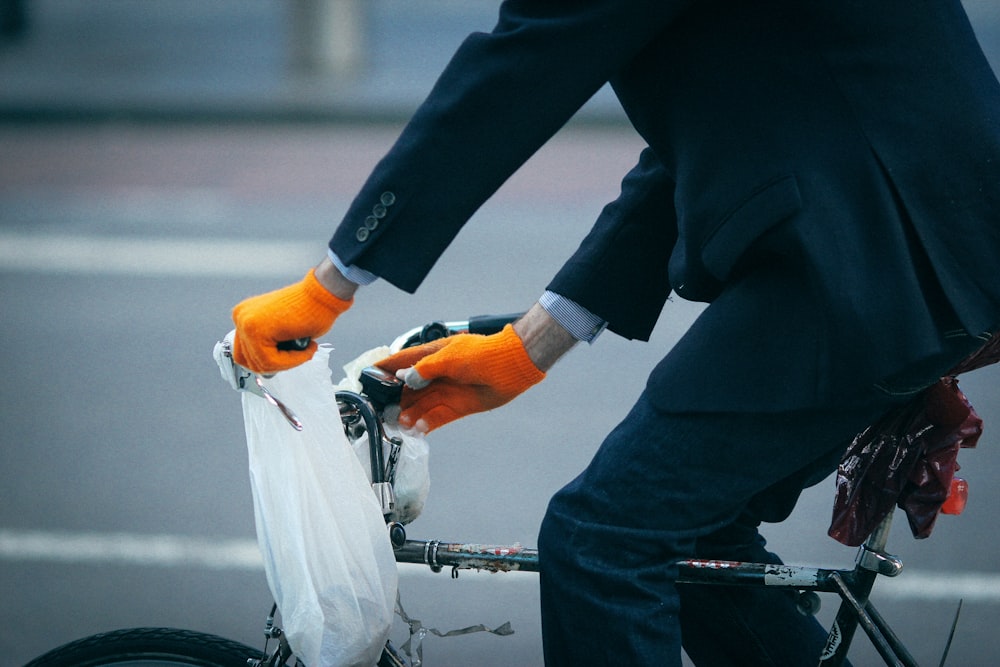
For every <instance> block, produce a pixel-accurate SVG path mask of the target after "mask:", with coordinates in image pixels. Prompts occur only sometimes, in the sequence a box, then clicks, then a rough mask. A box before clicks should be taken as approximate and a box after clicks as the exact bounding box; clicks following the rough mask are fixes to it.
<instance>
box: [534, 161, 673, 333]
mask: <svg viewBox="0 0 1000 667" xmlns="http://www.w3.org/2000/svg"><path fill="white" fill-rule="evenodd" d="M673 193H674V184H673V180H672V179H671V178H670V176H669V174H668V173H667V171H666V169H664V167H663V165H662V164H661V163H660V161H659V160H658V159H657V158H656V156H655V155H654V154H653V151H652V150H651V149H649V148H647V149H646V150H645V151H643V153H642V155H641V156H640V158H639V163H638V164H637V165H636V166H635V167H634V168H633V169H632V171H630V172H629V173H628V175H627V176H626V177H625V180H624V181H623V182H622V190H621V194H620V195H619V197H618V199H616V200H615V201H613V202H611V203H610V204H608V205H607V206H605V207H604V210H603V211H602V212H601V215H600V216H599V217H598V219H597V222H596V223H595V224H594V227H593V229H591V231H590V233H589V234H588V235H587V237H586V238H585V239H584V240H583V243H581V245H580V247H579V248H578V249H577V251H576V252H575V253H574V254H573V255H572V256H571V257H570V259H569V260H568V261H567V262H566V264H564V265H563V267H562V269H560V271H559V272H558V273H557V274H556V276H555V278H553V280H552V282H551V283H549V285H548V289H549V290H551V291H553V292H555V293H557V294H561V295H562V296H565V297H567V298H569V299H572V300H573V301H575V302H576V303H578V304H580V305H581V306H583V307H584V308H586V309H587V310H589V311H590V312H592V313H594V314H595V315H598V316H600V317H601V318H603V319H605V320H607V322H608V328H609V329H611V330H612V331H614V332H615V333H617V334H619V335H621V336H624V337H626V338H638V339H642V340H648V339H649V335H650V333H651V332H652V330H653V326H654V325H655V324H656V320H657V319H658V317H659V314H660V311H661V310H662V309H663V304H664V303H665V302H666V300H667V297H668V296H669V294H670V290H671V285H670V279H669V277H668V272H667V265H668V260H669V258H670V255H671V252H672V250H673V248H674V245H675V243H676V241H677V217H676V214H675V213H674V202H673Z"/></svg>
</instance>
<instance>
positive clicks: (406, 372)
mask: <svg viewBox="0 0 1000 667" xmlns="http://www.w3.org/2000/svg"><path fill="white" fill-rule="evenodd" d="M396 377H397V378H399V379H400V380H402V381H403V384H405V385H406V386H407V387H409V388H410V389H423V388H424V387H426V386H427V385H429V384H430V383H431V381H430V380H428V379H426V378H424V376H422V375H421V374H420V371H418V370H417V369H416V368H415V367H412V366H411V367H410V368H401V369H399V370H398V371H396Z"/></svg>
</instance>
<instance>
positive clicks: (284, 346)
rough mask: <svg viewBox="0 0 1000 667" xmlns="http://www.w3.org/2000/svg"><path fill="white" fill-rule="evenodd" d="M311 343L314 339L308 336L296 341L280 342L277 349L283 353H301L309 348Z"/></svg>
mask: <svg viewBox="0 0 1000 667" xmlns="http://www.w3.org/2000/svg"><path fill="white" fill-rule="evenodd" d="M311 342H312V339H311V338H309V337H308V336H307V337H306V338H296V339H295V340H282V341H278V345H277V347H278V349H279V350H281V351H282V352H301V351H302V350H304V349H306V348H307V347H309V343H311Z"/></svg>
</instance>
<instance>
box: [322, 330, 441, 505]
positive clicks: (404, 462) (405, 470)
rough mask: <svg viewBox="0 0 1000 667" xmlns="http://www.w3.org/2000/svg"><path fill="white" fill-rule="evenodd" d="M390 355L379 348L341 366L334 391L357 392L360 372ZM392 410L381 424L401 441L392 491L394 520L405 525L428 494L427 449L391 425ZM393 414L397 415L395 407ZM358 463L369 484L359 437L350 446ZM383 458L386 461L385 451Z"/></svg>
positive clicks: (367, 455) (411, 433)
mask: <svg viewBox="0 0 1000 667" xmlns="http://www.w3.org/2000/svg"><path fill="white" fill-rule="evenodd" d="M391 353H392V350H391V349H390V348H389V347H386V346H382V347H376V348H374V349H372V350H368V351H367V352H365V353H364V354H362V355H360V356H359V357H358V358H357V359H354V360H353V361H351V362H349V363H347V364H345V365H344V379H342V380H341V381H340V383H339V384H338V385H337V387H336V388H337V389H338V390H342V391H353V392H355V393H358V392H360V391H361V381H360V380H359V378H360V376H361V370H362V369H364V368H366V367H368V366H372V365H375V364H376V363H378V362H379V361H381V360H382V359H385V358H386V357H388V356H389V355H390V354H391ZM392 407H393V406H389V408H387V409H386V413H387V414H386V422H385V423H384V424H383V428H384V429H385V432H386V435H387V436H389V437H390V438H392V437H396V438H399V439H400V440H401V441H402V445H401V446H400V449H399V459H398V461H397V462H396V476H395V480H393V484H392V488H393V491H394V492H395V494H396V510H395V517H394V518H395V520H396V521H398V522H399V523H402V524H408V523H410V522H412V521H413V520H414V519H416V518H417V517H418V516H420V513H421V512H422V511H423V509H424V504H425V503H426V502H427V496H428V495H429V493H430V485H431V478H430V447H428V445H427V440H426V439H425V438H424V436H423V434H421V433H419V432H418V431H415V430H412V429H403V428H401V427H400V426H399V425H398V424H396V423H394V422H393V419H392ZM395 412H396V413H397V416H398V406H397V407H396V410H395ZM351 444H352V446H353V447H354V451H355V453H356V454H357V456H358V459H359V460H360V461H361V464H362V466H361V467H362V468H363V469H364V470H365V474H366V475H367V476H368V480H369V481H371V465H370V461H371V452H370V450H369V446H368V438H367V437H361V438H358V439H357V440H355V441H354V442H352V443H351ZM383 455H384V456H385V458H386V460H388V457H389V452H388V451H384V452H383Z"/></svg>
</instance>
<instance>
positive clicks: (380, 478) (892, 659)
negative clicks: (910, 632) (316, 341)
mask: <svg viewBox="0 0 1000 667" xmlns="http://www.w3.org/2000/svg"><path fill="white" fill-rule="evenodd" d="M515 317H516V316H513V315H512V316H500V317H497V318H492V317H488V318H481V319H480V320H479V323H480V324H479V328H480V330H484V329H485V330H489V329H496V330H498V329H499V328H500V327H502V326H503V324H504V323H506V322H508V321H511V320H513V319H514V318H515ZM470 323H471V321H470V322H448V323H432V324H429V325H426V326H424V327H422V328H417V329H413V330H411V331H409V332H407V333H406V334H403V335H402V336H400V337H399V338H398V339H397V341H396V342H395V343H394V346H395V347H400V346H401V347H409V346H412V345H418V344H421V343H424V342H428V341H429V340H433V339H436V338H441V337H444V336H449V335H452V334H455V333H461V332H465V331H469V330H470V328H471V327H470ZM370 370H371V372H367V371H369V369H366V373H363V374H362V385H363V387H364V389H363V392H362V393H361V394H358V393H354V392H346V391H342V392H338V393H337V403H338V407H339V409H340V413H341V420H342V421H343V424H344V428H345V431H347V433H348V435H349V437H352V438H358V437H361V436H363V435H364V434H365V433H367V437H368V444H369V453H370V461H371V477H372V488H373V489H374V491H375V493H376V496H377V497H378V498H379V500H380V502H381V503H382V509H383V515H384V516H385V519H386V525H387V528H388V530H389V535H390V540H391V542H392V545H393V548H394V551H395V558H396V562H397V563H408V564H417V565H426V566H428V567H429V568H430V569H431V570H432V571H434V572H441V571H442V570H443V569H444V568H448V567H450V568H452V577H457V576H458V572H459V571H460V570H463V569H465V570H485V571H488V572H512V571H519V572H538V551H537V550H536V549H532V548H526V547H523V546H522V545H520V544H509V545H492V544H481V543H467V542H446V541H442V540H412V539H407V538H406V531H405V528H404V527H403V526H402V525H401V524H399V523H397V522H396V521H395V520H394V503H395V498H394V494H393V489H392V480H393V477H394V474H395V464H396V455H397V454H398V451H399V446H400V442H399V441H398V440H395V439H393V438H389V437H387V436H386V433H385V430H384V429H383V427H382V411H383V409H384V407H385V405H387V404H391V403H394V402H398V396H399V392H400V391H401V390H402V386H401V383H400V384H399V386H393V385H394V383H395V382H396V381H395V380H394V378H392V377H391V376H389V375H388V374H386V373H384V372H382V371H380V370H379V369H370ZM386 452H389V455H388V456H386ZM891 523H892V514H891V513H890V514H889V515H888V516H886V518H885V519H884V520H883V521H882V522H881V524H879V525H878V527H877V528H876V529H875V530H874V531H873V532H872V533H871V534H870V535H869V537H868V539H867V540H866V541H865V542H864V544H862V545H861V547H859V549H858V553H857V557H856V559H855V564H854V567H853V568H851V569H824V568H814V567H802V566H797V565H783V564H781V565H779V564H773V563H751V562H736V561H721V560H707V559H688V560H682V561H679V562H678V563H677V566H678V570H679V573H678V578H677V583H678V584H681V585H716V586H720V585H721V586H764V587H768V588H774V589H792V590H795V591H798V592H799V593H800V603H799V604H800V608H801V609H802V611H803V612H804V613H815V612H816V611H817V610H818V609H819V600H818V596H817V595H816V594H817V593H831V594H836V595H837V596H839V598H840V600H841V602H840V607H839V609H838V612H837V614H836V618H835V620H834V622H833V625H832V627H831V629H830V632H829V634H828V637H827V642H826V646H825V647H824V649H823V652H822V654H821V656H820V658H819V662H818V664H819V665H820V667H839V666H840V665H842V664H844V662H845V660H846V658H847V652H848V649H849V648H850V646H851V643H852V640H853V638H854V635H855V634H856V630H857V628H858V627H859V626H860V627H861V629H862V630H863V631H864V632H865V634H866V635H867V636H868V638H869V639H870V641H871V642H872V644H873V646H874V647H875V649H876V650H877V651H878V653H879V654H880V656H881V657H882V659H883V660H884V661H885V663H886V664H887V665H892V666H899V667H913V666H915V665H916V661H915V660H914V658H913V657H912V656H911V655H910V653H909V652H908V651H907V649H906V647H905V646H903V644H902V642H901V641H900V640H899V638H898V637H897V636H896V635H895V633H894V632H893V631H892V629H891V628H890V627H889V626H888V624H887V623H886V622H885V620H884V619H883V618H882V616H881V615H880V614H879V613H878V611H877V610H876V609H875V607H874V606H873V605H872V604H871V602H870V601H869V595H870V593H871V590H872V588H873V586H874V584H875V581H876V579H877V578H878V576H879V575H882V576H889V577H895V576H897V575H898V574H899V573H900V572H901V571H902V567H903V566H902V562H901V561H900V560H899V559H898V558H897V557H895V556H893V555H890V554H889V553H887V552H886V550H885V548H886V542H887V539H888V535H889V528H890V526H891ZM273 616H274V610H272V613H271V616H269V618H268V622H267V627H266V634H267V636H268V637H269V638H278V639H279V646H278V648H276V649H275V650H274V652H273V653H272V654H271V655H270V656H268V657H267V658H265V659H264V660H262V661H260V662H259V664H258V667H278V666H280V665H283V664H285V662H286V661H287V660H289V659H290V658H291V657H292V651H291V649H290V647H289V646H288V644H287V642H286V641H285V640H284V637H283V635H282V632H281V630H280V629H279V628H277V627H275V626H274V623H273ZM407 664H408V663H407V662H406V660H405V658H403V657H402V656H401V655H399V653H398V652H397V651H396V650H395V648H394V647H393V646H392V645H391V643H387V645H386V647H385V650H384V652H383V655H382V659H381V660H380V662H379V665H380V666H382V665H386V666H389V667H406V666H407Z"/></svg>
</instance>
